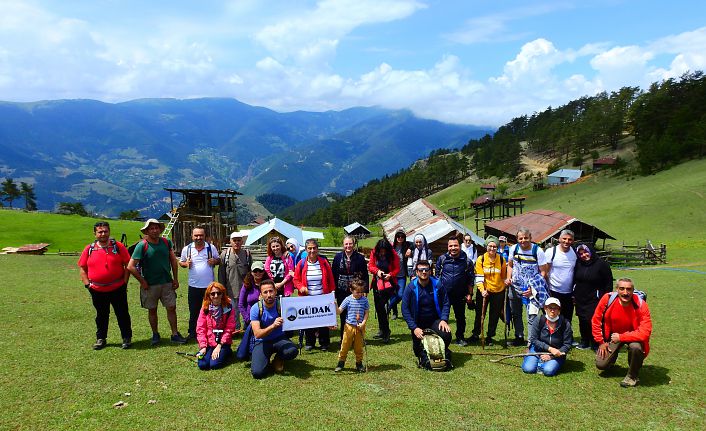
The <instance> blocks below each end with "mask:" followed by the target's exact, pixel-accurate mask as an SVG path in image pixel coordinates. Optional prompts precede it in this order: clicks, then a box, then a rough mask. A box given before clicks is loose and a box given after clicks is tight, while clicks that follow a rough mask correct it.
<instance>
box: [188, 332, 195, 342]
mask: <svg viewBox="0 0 706 431" xmlns="http://www.w3.org/2000/svg"><path fill="white" fill-rule="evenodd" d="M195 339H196V334H192V333H191V332H189V333H188V334H186V341H191V340H195Z"/></svg>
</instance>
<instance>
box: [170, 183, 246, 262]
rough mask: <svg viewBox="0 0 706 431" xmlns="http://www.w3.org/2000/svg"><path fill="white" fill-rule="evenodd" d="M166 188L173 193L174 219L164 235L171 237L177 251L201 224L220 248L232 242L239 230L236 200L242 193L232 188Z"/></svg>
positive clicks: (172, 209)
mask: <svg viewBox="0 0 706 431" xmlns="http://www.w3.org/2000/svg"><path fill="white" fill-rule="evenodd" d="M164 190H166V191H168V192H169V202H170V204H171V211H170V212H169V214H170V215H171V219H170V220H169V221H168V223H167V225H166V229H165V230H164V232H163V233H162V236H167V237H168V236H171V239H172V242H174V246H175V247H176V249H177V250H180V249H181V248H182V247H184V246H185V245H187V244H189V243H190V242H191V232H192V231H193V229H194V228H195V227H197V226H203V227H205V228H206V238H207V240H208V241H209V242H211V243H213V244H214V245H215V246H216V247H218V248H219V249H220V248H221V246H223V245H225V244H228V241H229V237H230V234H231V232H234V231H236V230H238V221H237V219H236V214H235V201H236V199H237V196H238V195H242V193H240V192H237V191H235V190H230V189H226V190H215V189H164ZM175 198H176V199H177V200H176V201H175ZM175 202H176V205H175Z"/></svg>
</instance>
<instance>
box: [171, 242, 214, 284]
mask: <svg viewBox="0 0 706 431" xmlns="http://www.w3.org/2000/svg"><path fill="white" fill-rule="evenodd" d="M207 247H210V248H211V257H212V258H217V257H218V249H217V248H216V246H215V245H213V244H209V243H206V244H205V245H204V247H203V248H202V249H201V250H200V251H199V250H197V249H196V245H195V244H194V243H193V242H192V243H191V244H189V245H187V246H185V247H184V248H183V249H181V259H180V260H181V261H182V262H186V261H187V260H188V259H189V253H190V254H191V266H190V267H189V286H191V287H197V288H199V289H205V288H207V287H208V285H209V284H211V283H212V282H213V281H214V280H215V279H214V277H213V267H212V266H211V265H209V264H208V254H209V253H208V248H207Z"/></svg>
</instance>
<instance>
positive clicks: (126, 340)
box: [120, 337, 132, 350]
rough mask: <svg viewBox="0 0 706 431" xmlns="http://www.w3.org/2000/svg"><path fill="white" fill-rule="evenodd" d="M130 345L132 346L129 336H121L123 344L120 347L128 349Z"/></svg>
mask: <svg viewBox="0 0 706 431" xmlns="http://www.w3.org/2000/svg"><path fill="white" fill-rule="evenodd" d="M131 346H132V338H130V337H127V338H123V344H122V346H120V347H122V349H123V350H126V349H129V348H130V347H131Z"/></svg>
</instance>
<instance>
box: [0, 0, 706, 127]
mask: <svg viewBox="0 0 706 431" xmlns="http://www.w3.org/2000/svg"><path fill="white" fill-rule="evenodd" d="M695 70H706V2H701V1H692V0H688V1H687V0H670V1H664V0H659V1H658V0H581V1H579V0H575V1H574V0H567V1H546V0H539V1H535V0H518V1H515V0H507V1H505V0H494V1H485V0H320V1H303V0H301V1H300V0H282V1H280V0H230V1H224V0H199V1H196V0H194V1H187V0H149V1H145V0H0V100H4V101H13V102H31V101H39V100H53V99H95V100H101V101H105V102H122V101H127V100H133V99H141V98H165V97H168V98H179V99H187V98H197V97H229V98H236V99H238V100H240V101H242V102H245V103H248V104H251V105H256V106H264V107H267V108H270V109H273V110H276V111H280V112H290V111H297V110H306V111H326V110H341V109H346V108H350V107H354V106H381V107H384V108H390V109H409V110H411V111H412V112H414V113H415V114H416V115H418V116H420V117H423V118H430V119H435V120H440V121H444V122H449V123H457V124H473V125H483V126H493V127H497V126H500V125H503V124H505V123H507V122H508V121H510V120H511V119H512V118H514V117H517V116H520V115H524V114H527V115H531V114H532V113H533V112H539V111H542V110H544V109H546V108H547V107H549V106H560V105H562V104H565V103H566V102H568V101H570V100H573V99H576V98H579V97H581V96H584V95H589V96H592V95H595V94H597V93H599V92H601V91H607V92H611V91H616V90H618V89H620V88H621V87H625V86H639V87H641V88H643V89H646V88H648V86H649V85H650V84H651V83H653V82H656V81H661V80H664V79H669V78H678V77H679V76H681V75H682V74H683V73H685V72H687V71H695Z"/></svg>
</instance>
